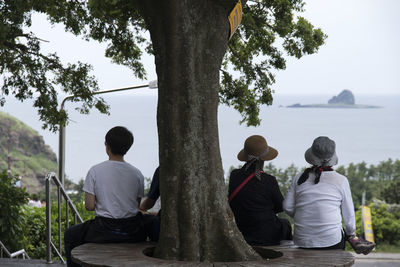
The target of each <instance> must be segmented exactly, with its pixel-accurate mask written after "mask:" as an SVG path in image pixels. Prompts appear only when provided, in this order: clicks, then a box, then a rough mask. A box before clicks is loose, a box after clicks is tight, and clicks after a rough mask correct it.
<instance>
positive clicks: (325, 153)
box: [304, 136, 338, 166]
mask: <svg viewBox="0 0 400 267" xmlns="http://www.w3.org/2000/svg"><path fill="white" fill-rule="evenodd" d="M335 150H336V144H335V141H333V140H331V139H329V138H328V137H326V136H320V137H317V138H316V139H315V140H314V142H313V144H312V146H311V147H310V148H309V149H307V151H306V153H305V154H304V157H305V159H306V161H307V162H308V163H310V164H312V165H315V166H333V165H336V164H337V163H338V157H337V155H336V151H335Z"/></svg>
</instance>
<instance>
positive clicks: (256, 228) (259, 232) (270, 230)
mask: <svg viewBox="0 0 400 267" xmlns="http://www.w3.org/2000/svg"><path fill="white" fill-rule="evenodd" d="M238 227H239V230H240V231H241V232H242V234H243V237H244V239H245V240H246V242H247V243H248V244H249V245H252V246H274V245H279V243H280V241H281V240H292V239H293V237H292V226H291V225H290V222H289V221H288V220H286V219H283V218H279V217H277V216H276V217H274V218H272V219H271V220H269V221H261V222H258V223H257V224H254V225H252V226H251V227H248V226H247V227H241V226H239V225H238Z"/></svg>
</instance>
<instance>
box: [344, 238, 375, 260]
mask: <svg viewBox="0 0 400 267" xmlns="http://www.w3.org/2000/svg"><path fill="white" fill-rule="evenodd" d="M347 241H349V243H350V245H351V247H352V248H353V249H354V251H355V252H356V253H357V254H360V253H362V254H364V255H367V254H368V253H370V252H371V251H372V250H373V249H374V248H375V247H376V244H375V243H373V242H370V241H367V240H364V239H363V238H360V237H357V236H356V235H353V236H350V237H349V238H348V240H347Z"/></svg>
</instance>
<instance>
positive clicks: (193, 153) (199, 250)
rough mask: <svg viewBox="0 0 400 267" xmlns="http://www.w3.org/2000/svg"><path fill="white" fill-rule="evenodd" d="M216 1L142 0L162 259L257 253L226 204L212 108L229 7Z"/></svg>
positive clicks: (221, 257)
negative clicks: (150, 56)
mask: <svg viewBox="0 0 400 267" xmlns="http://www.w3.org/2000/svg"><path fill="white" fill-rule="evenodd" d="M217 2H218V1H209V0H203V1H196V0H179V1H167V0H144V1H142V2H141V5H142V7H141V8H142V9H141V12H142V13H143V15H144V18H145V21H146V24H147V27H148V29H149V30H150V35H151V39H152V42H153V48H154V54H155V62H156V68H157V75H158V111H157V123H158V135H159V144H160V145H159V156H160V184H161V185H160V190H161V201H162V224H161V233H160V240H159V242H158V245H157V248H156V251H155V256H156V257H159V258H164V259H175V260H185V261H214V262H215V261H244V260H255V259H258V258H259V256H258V255H257V254H256V253H255V252H254V251H253V250H252V248H251V247H250V246H249V245H247V243H246V242H245V241H244V239H243V236H242V234H241V233H240V232H239V230H238V229H237V227H236V224H235V221H234V217H233V214H232V212H231V210H230V208H229V205H228V203H227V192H226V189H225V183H224V175H223V170H222V163H221V156H220V150H219V140H218V121H217V110H218V89H219V70H220V67H221V62H222V58H223V56H224V54H225V51H226V48H227V43H228V34H229V22H228V19H227V17H228V14H229V11H230V9H232V7H233V6H232V3H230V4H229V7H227V6H223V5H222V4H218V3H217ZM226 2H227V1H225V4H224V5H226Z"/></svg>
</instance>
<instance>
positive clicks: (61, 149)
mask: <svg viewBox="0 0 400 267" xmlns="http://www.w3.org/2000/svg"><path fill="white" fill-rule="evenodd" d="M146 87H148V88H150V89H156V88H157V87H158V86H157V80H154V81H151V82H149V83H148V84H143V85H137V86H131V87H124V88H116V89H109V90H102V91H97V92H94V93H93V95H100V94H106V93H114V92H120V91H127V90H132V89H139V88H146ZM74 97H75V95H69V96H67V97H65V98H64V100H63V101H62V102H61V106H60V111H61V110H64V105H65V102H66V101H67V100H71V99H73V98H74ZM58 177H59V179H60V181H61V184H62V185H63V186H64V177H65V127H64V126H63V125H62V124H60V130H59V139H58Z"/></svg>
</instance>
